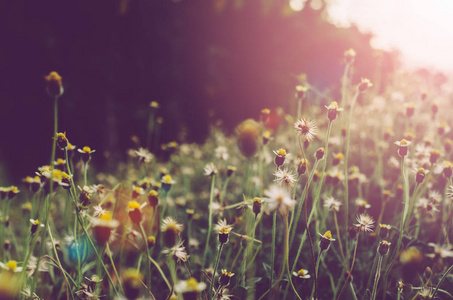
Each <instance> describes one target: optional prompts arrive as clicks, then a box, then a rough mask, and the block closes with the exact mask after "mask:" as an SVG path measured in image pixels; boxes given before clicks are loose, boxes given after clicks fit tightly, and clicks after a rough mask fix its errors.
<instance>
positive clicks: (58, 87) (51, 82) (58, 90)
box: [44, 71, 64, 97]
mask: <svg viewBox="0 0 453 300" xmlns="http://www.w3.org/2000/svg"><path fill="white" fill-rule="evenodd" d="M44 79H45V80H46V82H47V94H48V95H49V96H50V97H60V96H61V95H63V91H64V90H63V84H62V83H61V79H62V78H61V76H60V75H59V74H58V73H57V72H55V71H54V72H50V73H49V75H47V76H44Z"/></svg>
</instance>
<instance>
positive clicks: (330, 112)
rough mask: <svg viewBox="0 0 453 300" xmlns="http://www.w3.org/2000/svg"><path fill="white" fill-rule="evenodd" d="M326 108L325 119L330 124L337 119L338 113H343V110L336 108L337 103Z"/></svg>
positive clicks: (334, 102)
mask: <svg viewBox="0 0 453 300" xmlns="http://www.w3.org/2000/svg"><path fill="white" fill-rule="evenodd" d="M326 108H327V118H328V119H329V120H330V121H331V122H332V121H333V120H335V119H336V118H337V116H338V112H339V111H343V108H339V107H338V103H337V102H336V101H333V102H332V103H330V105H329V106H326Z"/></svg>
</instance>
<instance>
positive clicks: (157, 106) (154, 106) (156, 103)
mask: <svg viewBox="0 0 453 300" xmlns="http://www.w3.org/2000/svg"><path fill="white" fill-rule="evenodd" d="M149 107H151V108H152V109H159V108H160V105H159V102H157V101H151V102H150V103H149Z"/></svg>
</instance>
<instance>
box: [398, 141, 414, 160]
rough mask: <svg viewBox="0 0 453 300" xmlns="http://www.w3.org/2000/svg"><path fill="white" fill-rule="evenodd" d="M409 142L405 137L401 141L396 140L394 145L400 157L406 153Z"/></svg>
mask: <svg viewBox="0 0 453 300" xmlns="http://www.w3.org/2000/svg"><path fill="white" fill-rule="evenodd" d="M410 144H411V142H410V141H407V140H405V139H402V140H401V141H396V142H395V145H397V146H398V147H399V148H398V155H399V156H401V157H404V156H406V155H407V147H408V146H409V145H410Z"/></svg>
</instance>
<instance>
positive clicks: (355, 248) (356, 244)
mask: <svg viewBox="0 0 453 300" xmlns="http://www.w3.org/2000/svg"><path fill="white" fill-rule="evenodd" d="M359 235H360V231H359V232H358V233H357V236H356V240H355V247H354V254H353V256H352V263H351V268H350V269H349V273H348V277H346V280H345V282H344V284H343V287H342V288H341V290H340V293H339V294H338V296H337V300H339V299H341V294H343V291H344V288H345V287H346V285H347V283H348V281H349V278H351V274H352V269H353V268H354V263H355V257H356V254H357V246H358V245H359Z"/></svg>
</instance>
